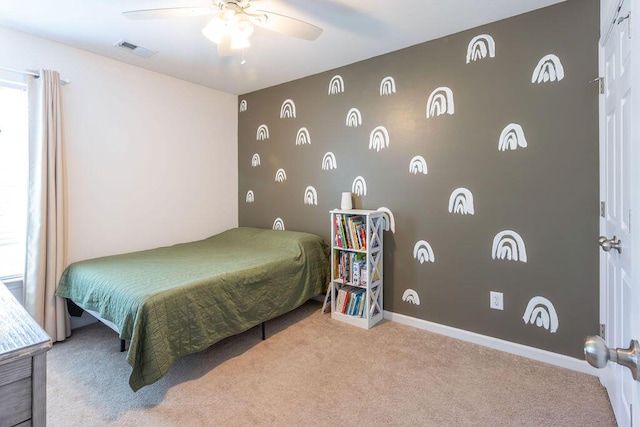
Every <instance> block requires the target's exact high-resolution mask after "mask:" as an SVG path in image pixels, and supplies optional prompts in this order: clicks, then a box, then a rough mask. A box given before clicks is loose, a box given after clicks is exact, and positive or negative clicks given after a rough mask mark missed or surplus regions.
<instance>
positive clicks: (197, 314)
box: [56, 227, 329, 391]
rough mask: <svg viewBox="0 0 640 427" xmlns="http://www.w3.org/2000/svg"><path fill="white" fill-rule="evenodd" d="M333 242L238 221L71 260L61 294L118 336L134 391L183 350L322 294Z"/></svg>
mask: <svg viewBox="0 0 640 427" xmlns="http://www.w3.org/2000/svg"><path fill="white" fill-rule="evenodd" d="M328 254H329V249H328V247H327V245H326V243H325V242H324V241H323V240H322V239H321V238H320V237H318V236H315V235H313V234H308V233H301V232H293V231H274V230H265V229H257V228H248V227H240V228H235V229H231V230H228V231H225V232H223V233H221V234H218V235H215V236H213V237H210V238H208V239H205V240H201V241H197V242H191V243H184V244H179V245H175V246H170V247H163V248H157V249H151V250H146V251H141V252H134V253H129V254H124V255H116V256H109V257H103V258H96V259H91V260H86V261H81V262H77V263H74V264H71V265H70V266H69V267H68V268H67V269H66V270H65V272H64V273H63V275H62V278H61V279H60V283H59V285H58V289H57V292H56V294H57V295H58V296H60V297H64V298H69V299H71V300H73V301H75V302H76V303H78V304H79V305H80V306H82V307H84V308H86V309H88V310H94V311H97V312H98V313H100V316H101V317H103V318H104V319H106V320H109V321H111V322H113V323H114V324H115V325H116V326H117V327H118V329H119V331H120V338H121V339H126V340H130V346H129V352H128V354H127V360H128V362H129V364H130V365H131V366H132V367H133V370H132V372H131V376H130V378H129V385H130V386H131V388H132V389H133V390H134V391H137V390H139V389H140V388H141V387H143V386H145V385H148V384H152V383H154V382H155V381H157V380H159V379H160V378H162V377H163V376H164V375H165V374H166V373H167V372H168V371H169V368H170V367H171V365H172V363H173V362H174V361H175V360H176V359H178V358H179V357H182V356H185V355H187V354H191V353H195V352H198V351H201V350H204V349H205V348H207V347H209V346H210V345H212V344H213V343H215V342H217V341H219V340H221V339H223V338H225V337H228V336H230V335H234V334H238V333H240V332H243V331H246V330H247V329H250V328H252V327H254V326H256V325H258V324H260V323H261V322H263V321H266V320H269V319H272V318H274V317H277V316H280V315H281V314H284V313H286V312H288V311H290V310H292V309H294V308H296V307H298V306H299V305H301V304H302V303H304V302H305V301H307V300H308V299H309V298H311V297H313V296H316V295H319V294H321V293H322V291H323V290H324V289H325V288H326V285H327V283H328V281H329V278H328V274H329V256H328Z"/></svg>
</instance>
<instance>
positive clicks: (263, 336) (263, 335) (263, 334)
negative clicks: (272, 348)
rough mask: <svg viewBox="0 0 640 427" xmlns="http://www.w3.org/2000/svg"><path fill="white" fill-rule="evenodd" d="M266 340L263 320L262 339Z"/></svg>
mask: <svg viewBox="0 0 640 427" xmlns="http://www.w3.org/2000/svg"><path fill="white" fill-rule="evenodd" d="M264 340H265V333H264V322H262V341H264Z"/></svg>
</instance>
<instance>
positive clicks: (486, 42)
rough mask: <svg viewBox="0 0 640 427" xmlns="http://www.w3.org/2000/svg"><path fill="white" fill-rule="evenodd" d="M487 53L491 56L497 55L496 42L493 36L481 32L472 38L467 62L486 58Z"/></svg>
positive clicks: (468, 48)
mask: <svg viewBox="0 0 640 427" xmlns="http://www.w3.org/2000/svg"><path fill="white" fill-rule="evenodd" d="M487 55H489V58H495V56H496V43H495V41H494V40H493V37H491V36H490V35H489V34H480V35H479V36H475V37H474V38H472V39H471V41H470V42H469V46H468V47H467V64H468V63H469V62H471V61H477V60H479V59H484V58H486V57H487Z"/></svg>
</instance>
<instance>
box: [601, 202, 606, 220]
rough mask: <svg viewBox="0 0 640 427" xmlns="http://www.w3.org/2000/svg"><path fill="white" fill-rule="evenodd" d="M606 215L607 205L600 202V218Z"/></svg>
mask: <svg viewBox="0 0 640 427" xmlns="http://www.w3.org/2000/svg"><path fill="white" fill-rule="evenodd" d="M606 214H607V210H606V205H605V203H604V201H602V202H600V216H601V217H602V218H604V217H605V215H606Z"/></svg>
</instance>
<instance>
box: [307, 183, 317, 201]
mask: <svg viewBox="0 0 640 427" xmlns="http://www.w3.org/2000/svg"><path fill="white" fill-rule="evenodd" d="M304 204H305V205H317V204H318V192H317V191H316V189H315V188H313V187H312V186H308V187H307V189H306V190H304Z"/></svg>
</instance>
